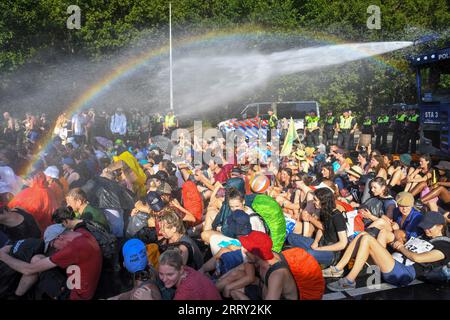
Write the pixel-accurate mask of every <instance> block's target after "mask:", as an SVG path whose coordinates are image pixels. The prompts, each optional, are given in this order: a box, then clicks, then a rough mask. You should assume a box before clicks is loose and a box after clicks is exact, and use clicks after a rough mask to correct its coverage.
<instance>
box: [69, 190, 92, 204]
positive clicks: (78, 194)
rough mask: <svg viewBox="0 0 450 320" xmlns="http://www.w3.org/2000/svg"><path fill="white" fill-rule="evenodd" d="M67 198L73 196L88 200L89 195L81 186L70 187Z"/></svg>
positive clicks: (75, 198)
mask: <svg viewBox="0 0 450 320" xmlns="http://www.w3.org/2000/svg"><path fill="white" fill-rule="evenodd" d="M66 197H67V198H72V199H73V200H75V201H78V200H79V201H82V202H86V201H87V195H86V193H85V192H84V191H83V190H82V189H81V188H74V189H70V190H69V192H68V193H67V195H66Z"/></svg>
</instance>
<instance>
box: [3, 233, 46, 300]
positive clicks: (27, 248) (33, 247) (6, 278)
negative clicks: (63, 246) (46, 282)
mask: <svg viewBox="0 0 450 320" xmlns="http://www.w3.org/2000/svg"><path fill="white" fill-rule="evenodd" d="M43 253H44V241H43V240H41V239H33V238H30V239H24V240H19V241H16V242H14V243H12V248H11V250H10V252H9V254H10V255H11V256H12V257H14V258H16V259H19V260H22V261H25V262H28V263H30V262H31V258H33V256H35V255H37V254H43ZM21 277H22V275H21V274H20V273H19V272H17V271H15V270H13V269H12V268H10V267H9V266H8V265H7V264H6V263H4V262H1V261H0V299H3V298H6V297H7V296H8V295H11V294H13V293H14V290H15V289H16V288H17V285H18V284H19V281H20V278H21Z"/></svg>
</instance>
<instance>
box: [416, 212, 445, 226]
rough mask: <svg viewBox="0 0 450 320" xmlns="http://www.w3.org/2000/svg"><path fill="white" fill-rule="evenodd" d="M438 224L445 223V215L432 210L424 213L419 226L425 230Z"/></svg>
mask: <svg viewBox="0 0 450 320" xmlns="http://www.w3.org/2000/svg"><path fill="white" fill-rule="evenodd" d="M437 224H444V225H445V218H444V216H443V215H442V214H441V213H439V212H436V211H430V212H427V213H425V214H424V215H423V219H422V221H421V222H420V223H419V228H422V229H423V230H427V229H431V228H433V227H434V226H435V225H437Z"/></svg>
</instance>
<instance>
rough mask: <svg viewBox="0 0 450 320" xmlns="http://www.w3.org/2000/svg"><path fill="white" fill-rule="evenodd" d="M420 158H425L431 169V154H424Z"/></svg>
mask: <svg viewBox="0 0 450 320" xmlns="http://www.w3.org/2000/svg"><path fill="white" fill-rule="evenodd" d="M419 159H424V160H425V161H426V162H428V169H431V165H432V162H431V157H430V155H429V154H422V155H421V156H420V157H419Z"/></svg>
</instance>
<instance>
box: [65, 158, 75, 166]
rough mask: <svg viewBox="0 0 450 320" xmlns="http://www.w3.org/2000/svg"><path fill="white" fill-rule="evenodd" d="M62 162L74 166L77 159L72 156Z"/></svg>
mask: <svg viewBox="0 0 450 320" xmlns="http://www.w3.org/2000/svg"><path fill="white" fill-rule="evenodd" d="M62 164H65V165H68V166H73V165H74V164H75V161H74V160H73V159H72V158H69V157H67V158H64V159H63V160H62Z"/></svg>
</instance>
